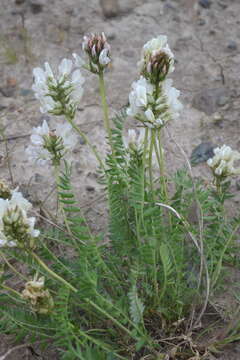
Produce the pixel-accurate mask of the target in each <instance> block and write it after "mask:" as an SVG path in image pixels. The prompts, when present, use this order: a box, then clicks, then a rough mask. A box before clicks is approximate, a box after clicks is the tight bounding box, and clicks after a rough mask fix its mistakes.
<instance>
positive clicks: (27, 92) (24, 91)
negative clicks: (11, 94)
mask: <svg viewBox="0 0 240 360" xmlns="http://www.w3.org/2000/svg"><path fill="white" fill-rule="evenodd" d="M19 95H20V96H30V95H34V92H33V91H32V90H31V89H20V90H19Z"/></svg>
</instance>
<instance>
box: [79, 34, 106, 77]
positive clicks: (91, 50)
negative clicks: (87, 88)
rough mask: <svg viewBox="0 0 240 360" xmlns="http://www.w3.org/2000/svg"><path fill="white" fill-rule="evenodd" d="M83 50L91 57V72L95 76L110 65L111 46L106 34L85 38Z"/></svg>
mask: <svg viewBox="0 0 240 360" xmlns="http://www.w3.org/2000/svg"><path fill="white" fill-rule="evenodd" d="M82 48H83V50H84V51H85V52H86V54H87V55H88V57H89V70H90V71H91V72H93V73H94V74H99V73H100V72H102V71H103V70H104V69H105V68H106V67H107V66H108V64H109V63H110V61H111V58H110V45H109V44H108V43H107V39H106V36H105V34H104V33H102V34H100V35H99V34H91V35H90V36H84V38H83V44H82Z"/></svg>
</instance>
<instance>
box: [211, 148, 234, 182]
mask: <svg viewBox="0 0 240 360" xmlns="http://www.w3.org/2000/svg"><path fill="white" fill-rule="evenodd" d="M213 152H214V156H213V158H211V159H209V160H208V161H207V164H208V165H209V166H210V167H211V169H212V171H213V173H214V175H215V176H216V177H227V176H231V175H239V174H240V168H238V169H235V168H234V161H236V160H239V159H240V153H239V152H238V151H235V150H232V149H231V147H230V146H226V145H223V146H222V147H217V148H215V149H214V150H213Z"/></svg>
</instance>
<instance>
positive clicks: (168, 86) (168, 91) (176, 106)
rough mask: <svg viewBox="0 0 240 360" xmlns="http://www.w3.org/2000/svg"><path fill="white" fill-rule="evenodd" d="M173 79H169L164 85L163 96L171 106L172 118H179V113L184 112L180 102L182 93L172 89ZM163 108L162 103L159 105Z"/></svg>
mask: <svg viewBox="0 0 240 360" xmlns="http://www.w3.org/2000/svg"><path fill="white" fill-rule="evenodd" d="M172 82H173V81H172V79H167V80H165V81H163V83H162V91H163V95H164V97H165V99H166V102H167V105H168V106H169V110H170V112H171V117H172V118H178V117H179V111H180V110H182V108H183V105H182V104H181V103H180V101H179V100H178V97H179V95H180V91H179V90H177V89H175V88H174V87H172ZM159 106H160V107H161V103H160V104H159Z"/></svg>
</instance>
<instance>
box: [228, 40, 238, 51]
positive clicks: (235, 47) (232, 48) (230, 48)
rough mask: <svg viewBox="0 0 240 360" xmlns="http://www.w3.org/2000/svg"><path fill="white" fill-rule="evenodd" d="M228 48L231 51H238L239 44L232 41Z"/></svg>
mask: <svg viewBox="0 0 240 360" xmlns="http://www.w3.org/2000/svg"><path fill="white" fill-rule="evenodd" d="M227 48H228V49H229V50H237V43H236V41H234V40H230V41H229V42H228V45H227Z"/></svg>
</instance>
